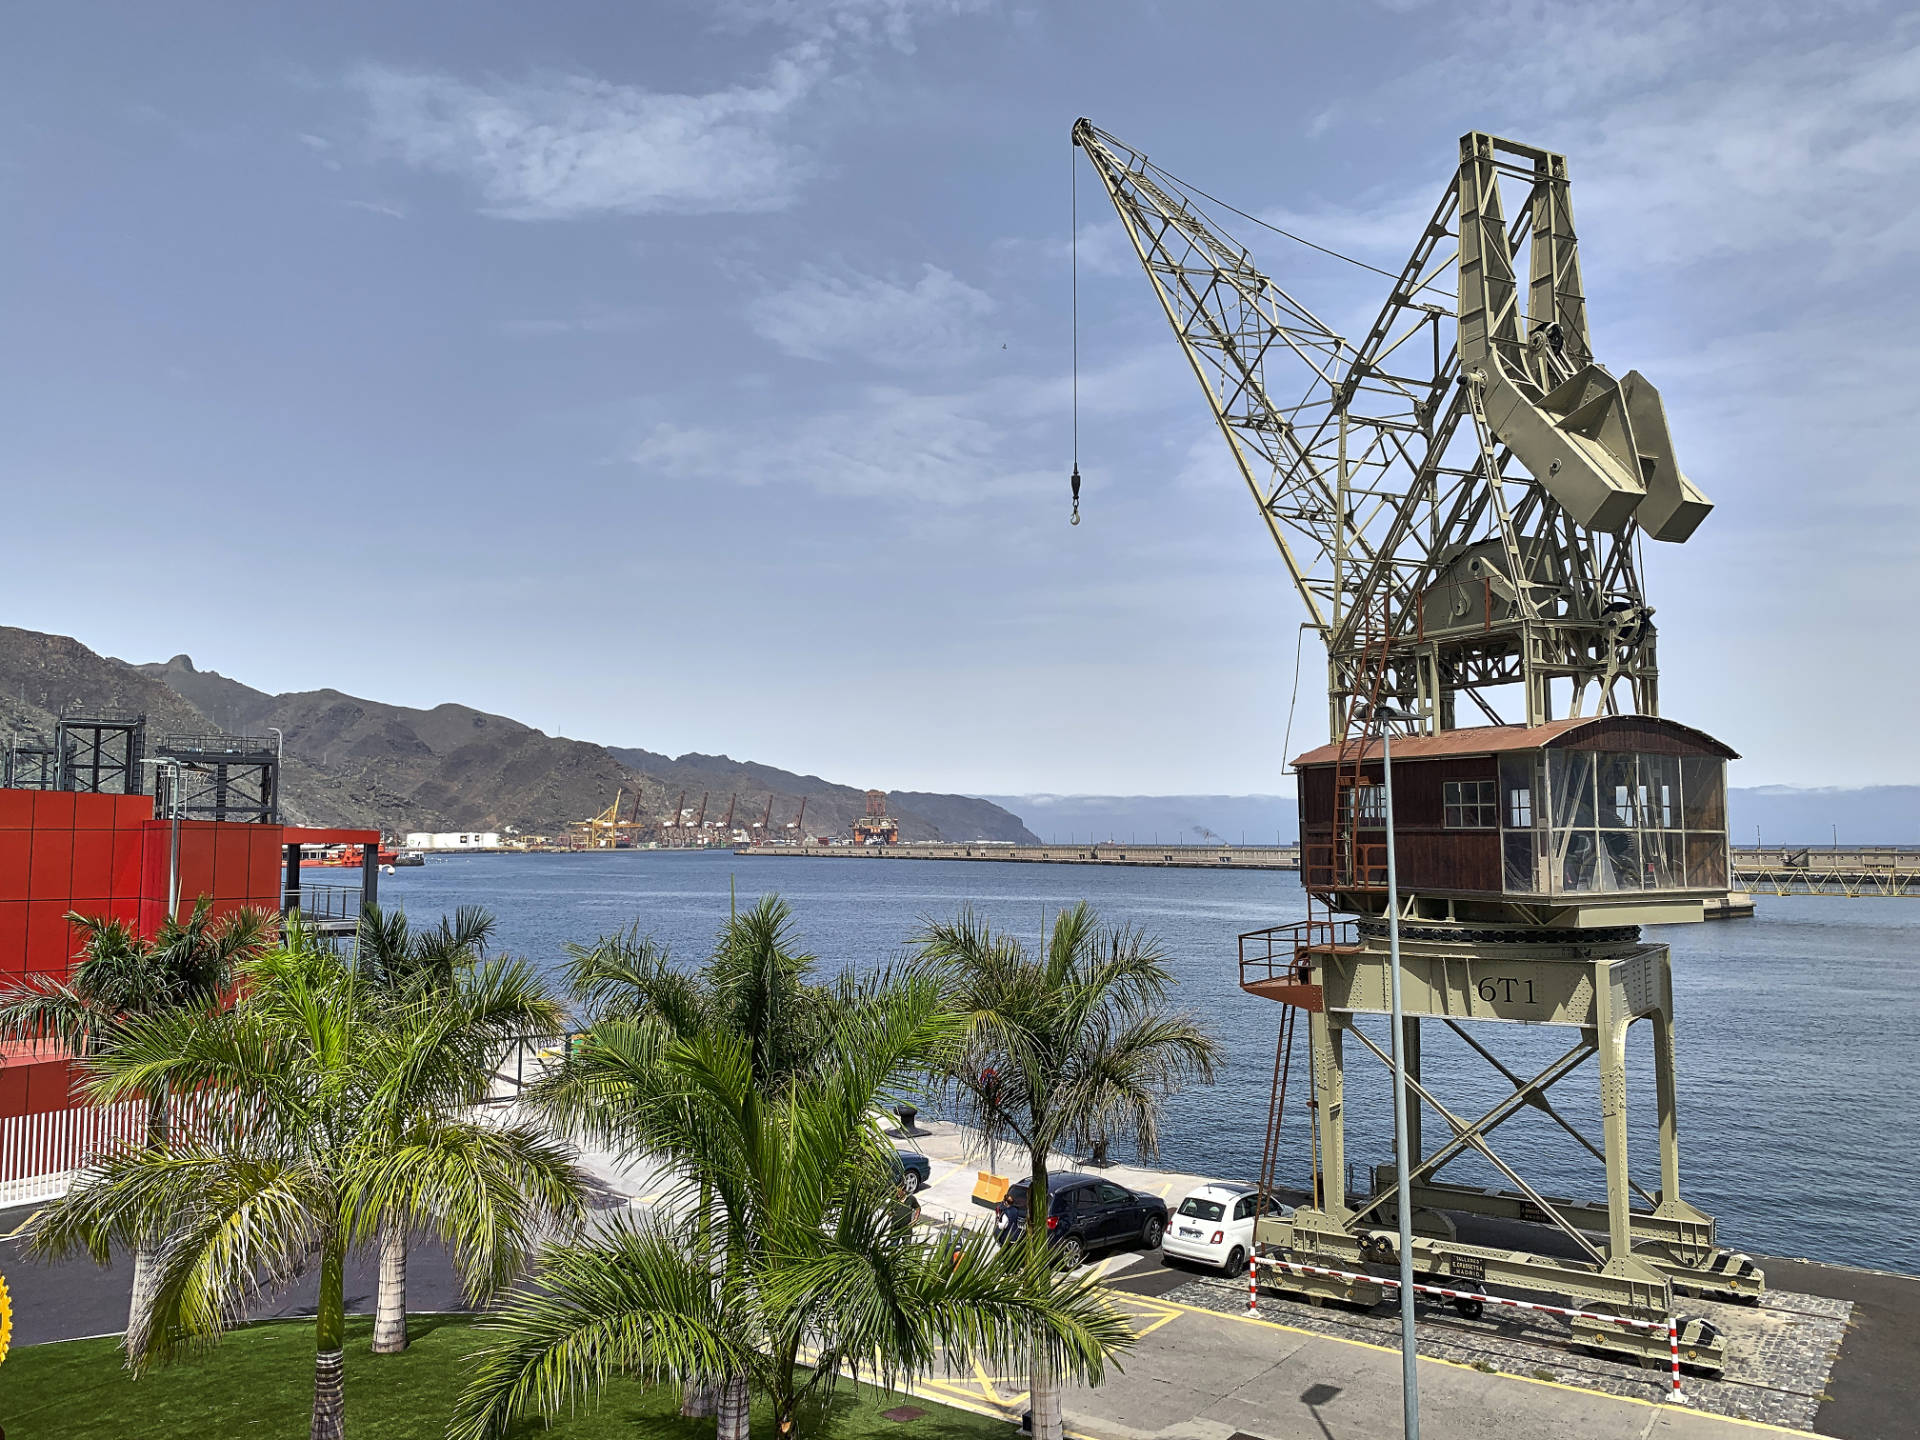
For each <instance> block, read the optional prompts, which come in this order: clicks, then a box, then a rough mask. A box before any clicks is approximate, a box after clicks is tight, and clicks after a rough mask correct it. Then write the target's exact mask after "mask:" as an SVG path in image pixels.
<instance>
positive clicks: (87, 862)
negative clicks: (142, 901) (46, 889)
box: [69, 795, 113, 910]
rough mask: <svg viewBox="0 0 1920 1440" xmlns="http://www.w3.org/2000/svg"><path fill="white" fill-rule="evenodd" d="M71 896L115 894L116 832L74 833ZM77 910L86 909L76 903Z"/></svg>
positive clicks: (102, 797)
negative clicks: (114, 847)
mask: <svg viewBox="0 0 1920 1440" xmlns="http://www.w3.org/2000/svg"><path fill="white" fill-rule="evenodd" d="M80 798H81V799H82V800H110V799H112V798H113V797H112V796H110V795H82V796H81V797H80ZM69 893H70V894H72V895H75V896H82V895H84V896H103V895H110V894H112V893H113V831H111V830H76V831H74V832H73V879H72V882H71V885H70V887H69ZM74 908H75V909H76V910H77V909H83V908H84V907H83V906H81V905H79V904H77V903H76V904H75V906H74Z"/></svg>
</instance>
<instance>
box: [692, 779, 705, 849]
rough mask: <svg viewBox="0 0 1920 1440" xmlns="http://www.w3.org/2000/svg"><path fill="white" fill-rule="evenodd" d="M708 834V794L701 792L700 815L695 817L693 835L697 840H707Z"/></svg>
mask: <svg viewBox="0 0 1920 1440" xmlns="http://www.w3.org/2000/svg"><path fill="white" fill-rule="evenodd" d="M706 832H707V792H706V791H705V790H702V791H701V792H700V813H699V814H698V815H696V816H695V817H694V821H693V834H694V838H695V839H696V840H704V839H706Z"/></svg>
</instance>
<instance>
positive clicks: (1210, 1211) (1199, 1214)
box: [1180, 1195, 1227, 1220]
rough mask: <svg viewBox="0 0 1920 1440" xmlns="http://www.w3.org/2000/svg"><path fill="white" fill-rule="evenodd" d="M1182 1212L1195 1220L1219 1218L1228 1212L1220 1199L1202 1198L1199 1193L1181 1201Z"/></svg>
mask: <svg viewBox="0 0 1920 1440" xmlns="http://www.w3.org/2000/svg"><path fill="white" fill-rule="evenodd" d="M1180 1213H1181V1214H1182V1215H1186V1216H1189V1217H1191V1218H1192V1219H1195V1220H1218V1219H1219V1218H1220V1217H1221V1216H1222V1215H1224V1214H1226V1213H1227V1207H1226V1206H1224V1205H1222V1204H1221V1203H1220V1202H1219V1201H1218V1200H1202V1199H1201V1198H1200V1197H1199V1196H1198V1195H1189V1196H1188V1197H1187V1198H1186V1199H1184V1200H1182V1201H1181V1202H1180Z"/></svg>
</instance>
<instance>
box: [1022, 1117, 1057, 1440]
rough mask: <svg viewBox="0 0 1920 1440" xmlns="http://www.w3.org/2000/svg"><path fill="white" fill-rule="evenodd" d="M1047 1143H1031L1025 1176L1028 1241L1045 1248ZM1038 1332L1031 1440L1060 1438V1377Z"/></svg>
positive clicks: (1031, 1371)
mask: <svg viewBox="0 0 1920 1440" xmlns="http://www.w3.org/2000/svg"><path fill="white" fill-rule="evenodd" d="M1048 1148H1049V1147H1048V1146H1046V1145H1044V1144H1041V1145H1036V1146H1035V1147H1034V1153H1033V1157H1032V1166H1033V1168H1032V1170H1031V1171H1030V1172H1029V1174H1028V1177H1027V1235H1026V1239H1027V1243H1028V1244H1029V1245H1034V1246H1038V1247H1041V1248H1043V1249H1044V1248H1045V1246H1046V1243H1047V1216H1048V1214H1049V1212H1050V1211H1051V1210H1052V1209H1053V1196H1052V1194H1051V1193H1050V1191H1049V1188H1048V1183H1047V1182H1048V1175H1047V1151H1048ZM1044 1343H1045V1342H1044V1341H1043V1339H1042V1337H1041V1336H1040V1334H1039V1332H1038V1331H1036V1332H1035V1333H1034V1337H1033V1355H1032V1358H1031V1360H1030V1361H1029V1362H1028V1365H1027V1407H1028V1410H1029V1411H1030V1413H1031V1414H1032V1416H1033V1440H1061V1434H1060V1429H1061V1419H1060V1377H1059V1376H1058V1375H1056V1374H1054V1372H1053V1358H1052V1357H1051V1356H1050V1355H1048V1354H1047V1352H1046V1350H1045V1349H1044V1348H1043V1347H1044Z"/></svg>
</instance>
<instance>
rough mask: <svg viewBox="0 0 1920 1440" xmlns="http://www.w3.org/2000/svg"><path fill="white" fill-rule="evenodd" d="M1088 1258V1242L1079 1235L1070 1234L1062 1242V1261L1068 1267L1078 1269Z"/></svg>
mask: <svg viewBox="0 0 1920 1440" xmlns="http://www.w3.org/2000/svg"><path fill="white" fill-rule="evenodd" d="M1086 1258H1087V1246H1086V1242H1085V1241H1084V1240H1082V1239H1081V1238H1080V1237H1079V1236H1078V1235H1069V1236H1067V1238H1066V1239H1064V1240H1062V1241H1061V1242H1060V1261H1061V1263H1062V1264H1063V1265H1065V1266H1066V1268H1067V1269H1069V1270H1078V1269H1079V1268H1080V1263H1081V1262H1082V1261H1083V1260H1085V1259H1086Z"/></svg>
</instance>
